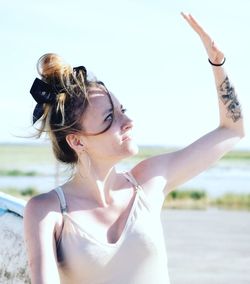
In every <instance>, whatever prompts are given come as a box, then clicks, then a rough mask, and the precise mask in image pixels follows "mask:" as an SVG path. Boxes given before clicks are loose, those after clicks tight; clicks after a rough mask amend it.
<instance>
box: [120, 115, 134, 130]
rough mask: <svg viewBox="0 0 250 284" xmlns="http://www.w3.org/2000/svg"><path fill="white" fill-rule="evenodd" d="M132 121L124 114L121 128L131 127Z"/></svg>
mask: <svg viewBox="0 0 250 284" xmlns="http://www.w3.org/2000/svg"><path fill="white" fill-rule="evenodd" d="M133 126H134V122H133V120H132V119H131V118H129V117H128V116H127V115H124V120H123V124H122V130H128V129H131V128H133Z"/></svg>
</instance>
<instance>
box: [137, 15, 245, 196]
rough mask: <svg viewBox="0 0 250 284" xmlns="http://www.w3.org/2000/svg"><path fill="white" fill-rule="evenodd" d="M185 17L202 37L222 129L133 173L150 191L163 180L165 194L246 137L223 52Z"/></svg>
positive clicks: (155, 159) (189, 18)
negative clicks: (157, 181)
mask: <svg viewBox="0 0 250 284" xmlns="http://www.w3.org/2000/svg"><path fill="white" fill-rule="evenodd" d="M182 16H183V17H184V19H185V20H186V21H187V22H188V24H189V25H190V26H191V27H192V29H193V30H194V31H195V32H196V33H197V34H198V35H199V37H200V39H201V41H202V43H203V45H204V47H205V49H206V51H207V55H208V59H209V63H210V65H211V68H212V71H213V74H214V78H215V84H216V89H217V95H218V102H219V103H218V105H219V114H220V120H219V127H217V128H216V129H215V130H213V131H211V132H209V133H208V134H206V135H204V136H203V137H201V138H200V139H198V140H197V141H195V142H194V143H192V144H191V145H189V146H187V147H186V148H184V149H181V150H179V151H176V152H172V153H168V154H162V155H159V156H155V157H152V158H150V159H147V160H145V161H143V162H141V163H140V164H138V165H137V166H136V167H135V168H134V169H133V172H134V175H136V176H137V178H138V180H139V181H140V182H141V183H142V184H145V187H146V188H147V185H148V184H149V185H150V186H148V189H149V190H150V191H151V189H153V187H154V186H152V185H153V184H154V182H153V183H152V182H150V181H153V180H161V183H160V184H161V185H163V186H164V189H165V193H168V192H170V191H171V190H173V189H174V188H175V187H176V186H178V185H180V184H182V183H184V182H186V181H187V180H189V179H191V178H192V177H194V176H196V175H197V174H199V173H201V172H202V171H204V170H206V169H207V168H208V167H209V166H211V165H212V164H213V163H215V162H216V161H218V160H219V159H220V158H221V157H222V156H223V155H224V154H225V153H227V152H228V151H230V150H231V149H232V148H233V146H234V145H235V144H236V143H237V142H238V141H239V140H240V139H241V138H242V137H243V136H244V128H243V118H242V112H241V106H240V103H239V101H238V98H237V95H236V92H235V89H234V87H233V85H232V83H231V81H230V79H229V77H228V75H227V74H226V71H225V70H224V62H225V57H224V54H223V52H222V51H220V50H219V49H218V48H217V47H216V45H215V43H214V41H213V40H212V39H211V37H210V36H209V35H208V34H207V33H206V32H205V31H204V30H203V28H202V27H201V26H200V25H199V24H198V23H197V21H196V20H195V19H194V18H193V17H192V16H191V15H186V14H184V13H182ZM209 63H208V64H209ZM191 127H192V126H191ZM157 177H159V178H157ZM163 181H164V182H163Z"/></svg>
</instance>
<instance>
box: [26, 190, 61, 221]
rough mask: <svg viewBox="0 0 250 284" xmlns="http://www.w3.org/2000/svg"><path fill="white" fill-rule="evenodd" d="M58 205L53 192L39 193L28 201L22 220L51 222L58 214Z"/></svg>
mask: <svg viewBox="0 0 250 284" xmlns="http://www.w3.org/2000/svg"><path fill="white" fill-rule="evenodd" d="M60 212H61V211H60V203H59V200H58V198H57V196H56V192H55V190H51V191H49V192H46V193H41V194H38V195H35V196H33V197H32V198H31V199H29V200H28V202H27V204H26V206H25V208H24V218H32V219H36V220H48V219H49V220H53V219H54V221H55V220H56V219H57V218H58V215H59V214H60Z"/></svg>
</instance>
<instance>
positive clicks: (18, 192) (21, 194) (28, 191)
mask: <svg viewBox="0 0 250 284" xmlns="http://www.w3.org/2000/svg"><path fill="white" fill-rule="evenodd" d="M0 191H1V192H4V193H7V194H9V195H12V196H14V197H18V198H21V199H24V200H28V199H30V198H31V197H32V196H35V195H37V194H39V191H38V190H37V189H36V188H35V187H25V188H22V189H18V188H15V187H7V188H1V189H0Z"/></svg>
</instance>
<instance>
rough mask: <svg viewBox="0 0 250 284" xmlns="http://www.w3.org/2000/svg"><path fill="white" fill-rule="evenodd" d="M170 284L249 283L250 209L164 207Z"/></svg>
mask: <svg viewBox="0 0 250 284" xmlns="http://www.w3.org/2000/svg"><path fill="white" fill-rule="evenodd" d="M162 221H163V226H164V232H165V236H166V244H167V251H168V267H169V275H170V279H171V284H208V283H209V284H250V212H245V211H226V210H217V209H209V210H204V211H203V210H201V211H198V210H164V211H163V213H162Z"/></svg>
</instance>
